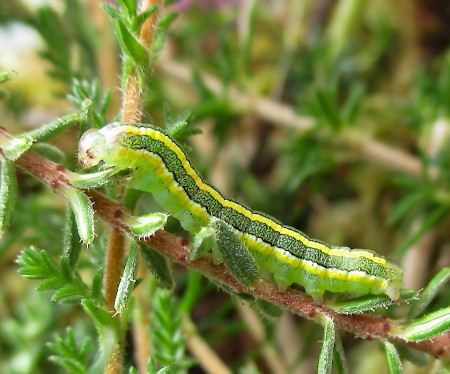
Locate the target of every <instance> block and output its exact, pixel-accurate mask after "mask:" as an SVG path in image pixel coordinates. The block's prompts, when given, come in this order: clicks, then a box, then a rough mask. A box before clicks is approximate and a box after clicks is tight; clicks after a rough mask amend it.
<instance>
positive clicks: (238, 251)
mask: <svg viewBox="0 0 450 374" xmlns="http://www.w3.org/2000/svg"><path fill="white" fill-rule="evenodd" d="M211 228H212V229H214V231H215V234H216V235H215V236H216V244H217V248H218V250H219V252H220V254H221V255H222V256H223V260H224V262H225V265H226V266H227V268H228V270H229V271H230V272H231V273H232V274H233V276H234V277H235V278H236V279H237V280H238V281H239V282H240V283H242V284H243V285H245V286H247V287H253V286H254V285H255V284H256V282H258V280H259V279H260V273H259V267H258V264H257V263H256V260H255V258H254V257H253V255H252V254H251V253H250V250H249V249H248V248H247V247H246V246H245V245H244V244H243V243H242V242H241V241H240V240H239V238H238V237H237V236H236V234H235V233H234V232H233V231H232V229H231V228H230V227H229V226H228V225H227V224H226V223H225V222H223V221H221V220H218V219H217V220H214V221H212V223H211Z"/></svg>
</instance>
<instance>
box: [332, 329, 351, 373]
mask: <svg viewBox="0 0 450 374" xmlns="http://www.w3.org/2000/svg"><path fill="white" fill-rule="evenodd" d="M333 363H334V368H335V369H336V371H337V372H338V374H347V373H349V370H348V366H347V360H346V359H345V354H344V348H343V347H342V342H341V339H340V338H339V335H336V337H335V343H334V350H333Z"/></svg>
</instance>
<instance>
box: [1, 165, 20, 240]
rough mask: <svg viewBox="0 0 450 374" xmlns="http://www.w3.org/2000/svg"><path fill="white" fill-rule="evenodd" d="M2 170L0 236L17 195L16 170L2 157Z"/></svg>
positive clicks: (5, 226)
mask: <svg viewBox="0 0 450 374" xmlns="http://www.w3.org/2000/svg"><path fill="white" fill-rule="evenodd" d="M0 162H1V170H0V238H1V237H2V236H3V234H4V233H5V231H6V229H7V227H8V225H9V218H10V216H11V213H12V211H13V209H14V203H15V201H16V196H17V180H16V170H15V168H14V165H13V163H12V162H11V161H9V160H7V159H5V158H3V157H1V158H0Z"/></svg>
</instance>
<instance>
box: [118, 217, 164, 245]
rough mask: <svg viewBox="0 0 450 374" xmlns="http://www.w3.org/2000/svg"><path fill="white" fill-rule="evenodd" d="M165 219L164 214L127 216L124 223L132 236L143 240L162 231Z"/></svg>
mask: <svg viewBox="0 0 450 374" xmlns="http://www.w3.org/2000/svg"><path fill="white" fill-rule="evenodd" d="M167 217H168V216H167V214H166V213H149V214H145V215H142V216H131V215H129V216H127V217H126V218H125V221H126V222H127V224H128V226H129V228H130V230H131V232H132V233H133V234H134V235H136V236H138V237H139V238H140V239H144V238H149V237H150V236H152V235H153V234H154V233H155V232H156V231H158V230H161V229H163V228H164V226H165V225H166V223H167Z"/></svg>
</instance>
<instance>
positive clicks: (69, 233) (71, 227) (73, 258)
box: [63, 207, 81, 268]
mask: <svg viewBox="0 0 450 374" xmlns="http://www.w3.org/2000/svg"><path fill="white" fill-rule="evenodd" d="M80 251H81V245H80V237H79V236H78V231H77V225H76V222H75V216H74V214H73V212H72V209H71V208H70V207H68V208H67V212H66V218H65V223H64V241H63V256H64V257H65V258H66V259H67V260H68V262H69V264H70V266H71V267H72V268H74V267H75V265H76V263H77V261H78V257H79V256H80Z"/></svg>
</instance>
